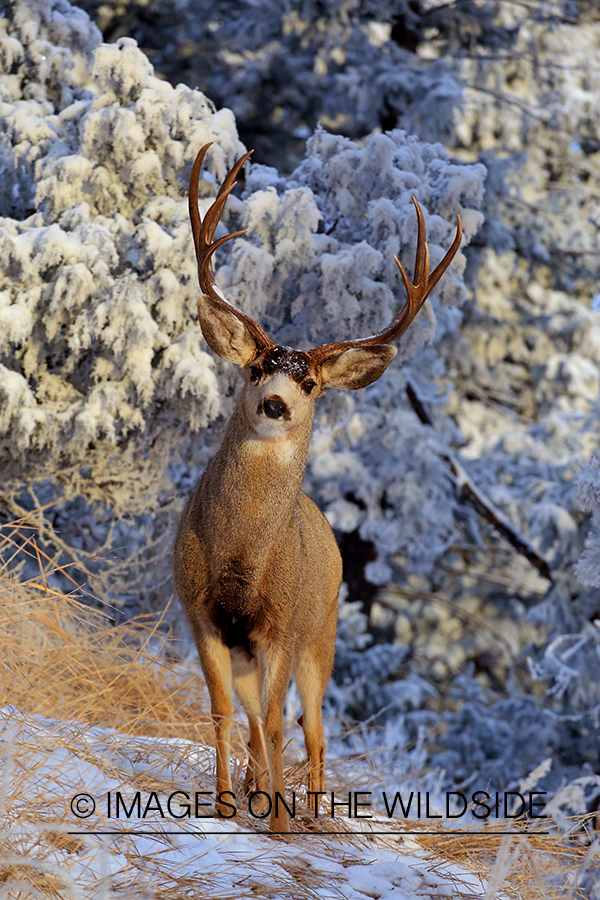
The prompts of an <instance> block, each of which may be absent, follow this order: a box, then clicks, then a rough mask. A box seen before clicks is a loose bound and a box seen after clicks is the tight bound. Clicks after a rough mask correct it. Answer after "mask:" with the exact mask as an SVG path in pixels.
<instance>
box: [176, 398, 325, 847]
mask: <svg viewBox="0 0 600 900" xmlns="http://www.w3.org/2000/svg"><path fill="white" fill-rule="evenodd" d="M245 397H246V390H245V391H244V393H243V394H242V396H241V398H240V401H239V402H238V405H237V407H236V409H235V412H234V414H233V416H232V418H231V421H230V423H229V426H228V428H227V431H226V434H225V438H224V441H223V444H222V446H221V448H220V449H219V451H218V452H217V454H216V456H215V457H214V458H213V460H212V461H211V463H210V464H209V466H208V468H207V469H206V472H205V473H204V475H203V477H202V479H201V480H200V482H199V483H198V484H197V485H196V488H195V489H194V491H193V492H192V495H191V496H190V499H189V501H188V504H187V506H186V508H185V510H184V512H183V515H182V518H181V523H180V526H179V531H178V533H177V538H176V541H175V551H174V555H173V566H174V575H175V584H176V588H177V592H178V594H179V597H180V599H181V602H182V604H183V607H184V609H185V611H186V614H187V616H188V619H189V622H190V626H191V629H192V634H193V636H194V639H195V641H196V645H197V647H198V653H199V656H200V662H201V664H202V669H203V671H204V675H205V678H206V682H207V684H208V688H209V691H210V694H211V702H212V714H213V719H214V722H215V729H216V735H217V793H219V792H221V791H230V790H231V778H230V772H229V737H230V730H231V721H232V711H233V710H232V703H231V688H230V686H231V684H232V683H233V688H234V690H236V693H238V696H239V697H240V700H241V701H242V703H243V704H244V706H245V709H246V712H247V714H248V721H249V724H250V761H249V764H248V772H247V776H246V786H247V787H250V786H252V787H254V786H256V787H258V788H260V789H263V788H264V787H265V777H264V776H265V772H264V768H265V759H264V750H263V746H262V738H261V733H260V732H261V724H262V725H263V726H264V734H265V741H266V749H267V756H268V767H269V770H270V776H271V794H272V795H274V794H275V792H279V793H280V794H281V795H282V796H283V795H284V784H283V774H282V763H281V749H282V742H283V706H284V702H285V698H286V694H287V688H288V685H289V681H290V677H291V675H292V673H293V674H294V677H295V681H296V683H297V686H298V691H299V694H300V698H301V701H302V709H303V729H304V738H305V744H306V752H307V755H308V758H309V763H310V776H309V790H313V791H320V790H323V784H324V776H323V763H324V757H325V744H324V739H323V726H322V723H321V704H322V699H323V693H324V691H325V687H326V685H327V682H328V680H329V677H330V674H331V669H332V666H333V654H334V645H335V632H336V623H337V596H338V591H339V587H340V583H341V579H342V564H341V557H340V553H339V550H338V547H337V544H336V541H335V538H334V536H333V533H332V531H331V528H330V527H329V524H328V522H327V520H326V519H325V517H324V516H323V514H322V513H321V511H320V510H319V509H318V507H317V506H316V505H315V504H314V503H313V501H312V500H311V499H310V498H309V497H308V496H307V495H306V494H304V493H303V492H302V491H301V489H300V488H301V483H302V477H303V475H304V469H305V466H306V455H307V452H308V444H309V440H310V431H311V424H312V403H311V404H310V408H309V410H307V412H308V411H309V412H310V415H306V416H305V419H304V421H303V423H302V427H299V428H297V429H296V430H295V431H294V433H293V435H292V437H290V438H288V440H287V441H286V444H287V446H286V448H285V454H282V452H281V451H282V446H281V442H280V441H276V440H273V441H270V440H261V439H260V438H257V437H256V435H255V433H254V432H253V431H252V429H251V428H250V426H249V424H248V422H247V416H246V410H245ZM282 455H283V459H282ZM234 620H235V621H234ZM236 671H237V672H238V673H241V677H238V679H236ZM244 675H245V682H246V683H245V682H244ZM236 680H237V681H239V682H240V683H239V685H236ZM247 683H250V684H251V690H250V693H251V694H252V693H254V695H255V696H256V695H258V697H259V701H258V705H259V709H256V708H255V707H256V703H254V708H253V699H252V697H250V698H249V697H248V689H247ZM238 687H239V688H240V689H239V690H237V688H238ZM261 718H262V720H263V721H262V723H261V721H260V720H261ZM279 806H280V807H281V804H279ZM288 829H289V823H288V821H287V815H286V814H285V810H283V808H280V810H279V815H276V814H275V810H274V809H273V812H272V815H271V830H272V831H287V830H288Z"/></svg>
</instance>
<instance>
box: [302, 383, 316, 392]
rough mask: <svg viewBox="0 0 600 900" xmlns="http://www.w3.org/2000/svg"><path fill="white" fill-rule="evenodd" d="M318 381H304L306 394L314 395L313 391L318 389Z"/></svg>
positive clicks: (303, 388) (303, 387) (303, 385)
mask: <svg viewBox="0 0 600 900" xmlns="http://www.w3.org/2000/svg"><path fill="white" fill-rule="evenodd" d="M316 386H317V382H316V381H310V380H309V381H303V382H302V390H303V391H304V393H305V394H312V392H313V390H314V389H315V388H316Z"/></svg>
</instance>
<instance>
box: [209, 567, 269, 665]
mask: <svg viewBox="0 0 600 900" xmlns="http://www.w3.org/2000/svg"><path fill="white" fill-rule="evenodd" d="M208 612H209V616H210V619H211V621H212V623H213V625H214V626H215V628H216V629H217V630H218V631H219V632H220V635H221V640H222V641H223V643H224V644H225V645H226V646H227V647H228V648H229V649H230V650H232V649H233V648H234V647H235V648H239V649H241V650H244V651H245V652H246V653H247V654H248V656H249V657H250V658H253V657H254V639H255V637H256V636H257V635H258V632H259V631H260V629H261V625H262V624H263V619H264V611H263V604H262V603H261V602H260V598H259V595H258V592H257V589H256V586H255V585H254V584H253V580H252V573H251V572H250V571H249V570H248V569H246V568H244V567H242V566H241V565H240V564H239V563H238V562H236V561H235V560H234V561H232V562H231V563H229V565H228V566H227V568H226V569H225V570H224V571H223V572H222V573H221V574H220V576H219V578H218V579H217V581H216V583H215V584H214V586H213V588H212V590H211V591H210V596H209V602H208Z"/></svg>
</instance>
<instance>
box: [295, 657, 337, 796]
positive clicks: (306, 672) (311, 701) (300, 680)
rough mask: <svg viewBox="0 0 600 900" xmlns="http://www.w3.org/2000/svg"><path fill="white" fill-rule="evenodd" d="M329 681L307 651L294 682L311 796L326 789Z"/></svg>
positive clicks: (315, 658)
mask: <svg viewBox="0 0 600 900" xmlns="http://www.w3.org/2000/svg"><path fill="white" fill-rule="evenodd" d="M328 679H329V671H327V667H326V666H325V665H324V664H323V663H322V662H321V661H320V660H319V658H318V656H316V654H313V652H312V648H310V647H308V648H306V649H305V650H304V652H303V653H302V655H301V656H300V658H299V659H298V662H297V663H296V665H295V667H294V680H295V682H296V687H297V688H298V694H299V695H300V702H301V704H302V716H301V718H300V719H299V722H300V724H301V725H302V730H303V731H304V745H305V747H306V755H307V756H308V764H309V772H308V790H309V791H312V792H314V791H323V790H324V789H325V735H324V732H323V720H322V714H321V707H322V705H323V694H324V693H325V687H326V685H327V681H328ZM314 802H315V799H314V797H313V798H311V797H308V806H313V805H314ZM317 808H318V804H317Z"/></svg>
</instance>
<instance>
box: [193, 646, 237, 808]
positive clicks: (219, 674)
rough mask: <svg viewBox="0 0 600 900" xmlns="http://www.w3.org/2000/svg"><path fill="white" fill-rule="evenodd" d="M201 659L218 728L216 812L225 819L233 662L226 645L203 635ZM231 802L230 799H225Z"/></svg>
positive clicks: (199, 650) (228, 777) (216, 734)
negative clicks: (221, 795)
mask: <svg viewBox="0 0 600 900" xmlns="http://www.w3.org/2000/svg"><path fill="white" fill-rule="evenodd" d="M198 655H199V656H200V663H201V665H202V671H203V672H204V678H205V679H206V684H207V686H208V690H209V693H210V710H211V715H212V720H213V725H214V728H215V741H216V755H217V799H216V802H215V811H216V812H217V814H219V813H222V814H223V815H225V816H226V817H229V816H230V815H231V807H229V806H225V805H224V804H223V803H221V802H220V800H219V795H220V794H223V793H224V792H225V791H228V792H231V769H230V742H231V725H232V722H233V703H232V700H231V659H230V656H229V650H228V648H227V647H226V646H225V644H224V643H223V642H222V641H220V640H219V639H218V638H216V637H214V636H212V635H209V636H207V635H203V636H202V638H201V639H200V640H199V641H198ZM224 799H225V800H227V801H231V797H229V796H226V797H224Z"/></svg>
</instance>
